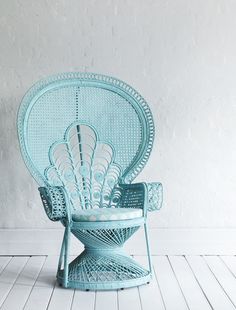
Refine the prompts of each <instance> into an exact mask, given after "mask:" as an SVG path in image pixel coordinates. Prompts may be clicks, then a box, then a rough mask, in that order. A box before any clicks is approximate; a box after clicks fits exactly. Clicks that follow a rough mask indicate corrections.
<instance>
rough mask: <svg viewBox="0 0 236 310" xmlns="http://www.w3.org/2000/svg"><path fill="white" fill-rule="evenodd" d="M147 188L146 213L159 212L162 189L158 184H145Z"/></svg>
mask: <svg viewBox="0 0 236 310" xmlns="http://www.w3.org/2000/svg"><path fill="white" fill-rule="evenodd" d="M147 187H148V211H155V210H159V209H160V208H161V207H162V200H163V189H162V184H161V183H158V182H152V183H147Z"/></svg>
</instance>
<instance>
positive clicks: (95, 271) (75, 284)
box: [57, 248, 151, 290]
mask: <svg viewBox="0 0 236 310" xmlns="http://www.w3.org/2000/svg"><path fill="white" fill-rule="evenodd" d="M150 279H151V273H150V271H148V270H146V269H144V268H143V267H142V266H140V265H139V264H138V263H136V262H135V261H134V260H133V259H132V258H131V257H129V256H127V255H126V254H125V253H124V252H123V250H122V249H121V248H118V249H114V248H113V249H94V248H89V249H88V248H86V249H85V250H84V251H83V252H82V253H81V254H80V255H79V256H78V257H77V258H76V259H74V260H73V261H72V262H71V263H70V264H69V270H68V281H67V284H66V285H65V281H64V271H63V270H60V271H59V272H58V274H57V280H58V283H59V284H60V285H62V286H63V287H68V288H77V289H81V290H114V289H119V288H127V287H133V286H139V285H142V284H146V283H147V282H149V281H150Z"/></svg>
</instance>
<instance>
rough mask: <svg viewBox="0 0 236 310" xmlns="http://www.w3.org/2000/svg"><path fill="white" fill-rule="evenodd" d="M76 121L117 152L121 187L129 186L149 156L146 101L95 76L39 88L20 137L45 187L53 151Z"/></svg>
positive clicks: (23, 110) (67, 77) (65, 77)
mask: <svg viewBox="0 0 236 310" xmlns="http://www.w3.org/2000/svg"><path fill="white" fill-rule="evenodd" d="M73 122H82V123H84V124H88V125H89V126H90V125H91V126H93V127H94V128H96V130H97V132H98V133H99V137H100V139H101V141H104V142H107V143H109V144H110V145H112V147H113V148H114V150H115V162H116V163H117V164H118V165H119V166H120V167H121V169H122V176H121V182H123V183H130V182H131V181H132V180H133V179H134V178H135V177H136V176H137V175H138V174H139V172H140V171H141V170H142V168H143V167H144V165H145V163H146V162H147V159H148V157H149V155H150V152H151V149H152V144H153V139H154V125H153V118H152V115H151V112H150V109H149V107H148V105H147V103H146V102H145V100H144V99H143V98H142V97H141V96H140V95H139V94H138V93H137V92H136V91H135V90H134V89H133V88H132V87H130V86H128V85H127V84H125V83H124V82H122V81H120V80H117V79H114V78H111V77H108V76H103V75H98V74H92V73H64V74H59V75H56V76H52V77H49V78H47V79H45V80H42V81H40V82H38V83H37V84H35V85H34V86H33V87H32V88H31V89H30V90H29V91H28V92H27V93H26V95H25V96H24V98H23V100H22V103H21V106H20V109H19V113H18V134H19V140H20V145H21V151H22V154H23V157H24V160H25V163H26V165H27V167H28V168H29V170H30V172H31V174H32V175H33V177H34V178H35V179H36V181H37V182H38V183H39V184H40V185H42V186H43V185H44V184H45V183H46V180H45V176H44V171H45V169H46V168H47V167H48V166H49V165H50V163H49V156H48V155H49V149H50V146H51V145H52V144H53V143H54V142H55V141H59V140H60V139H61V138H62V137H63V136H64V134H65V131H66V129H67V128H68V126H70V124H72V123H73Z"/></svg>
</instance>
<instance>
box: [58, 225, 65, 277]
mask: <svg viewBox="0 0 236 310" xmlns="http://www.w3.org/2000/svg"><path fill="white" fill-rule="evenodd" d="M65 236H66V229H65V231H64V235H63V240H62V244H61V251H60V257H59V261H58V267H57V274H59V271H60V270H61V265H62V261H63V257H64V253H65Z"/></svg>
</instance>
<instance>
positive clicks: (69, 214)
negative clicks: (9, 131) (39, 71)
mask: <svg viewBox="0 0 236 310" xmlns="http://www.w3.org/2000/svg"><path fill="white" fill-rule="evenodd" d="M18 134H19V141H20V147H21V151H22V156H23V158H24V161H25V164H26V166H27V167H28V169H29V171H30V172H31V174H32V176H33V177H34V179H35V180H36V181H37V183H38V184H39V186H40V187H39V192H40V195H41V199H42V202H43V206H44V208H45V211H46V214H47V216H48V217H49V219H50V220H52V221H61V223H62V224H63V225H64V227H65V233H64V238H63V242H62V247H61V253H60V258H59V264H58V272H57V280H58V282H59V284H60V285H62V286H63V287H71V288H79V289H82V290H109V289H118V288H125V287H131V286H137V285H141V284H144V283H147V282H149V280H150V279H151V276H152V264H151V256H150V251H149V243H148V232H147V222H146V219H147V211H154V210H158V209H160V207H161V204H162V186H161V184H160V183H136V184H131V182H132V181H133V180H134V179H135V177H136V176H137V175H138V174H139V173H140V171H141V170H142V169H143V167H144V165H145V164H146V162H147V160H148V158H149V155H150V152H151V149H152V145H153V141H154V124H153V118H152V114H151V112H150V109H149V107H148V105H147V103H146V102H145V100H144V99H143V98H142V97H141V96H140V95H139V94H138V93H137V92H136V91H135V90H134V89H133V88H132V87H130V86H128V85H127V84H125V83H124V82H122V81H120V80H117V79H115V78H112V77H108V76H103V75H99V74H92V73H64V74H59V75H56V76H52V77H49V78H47V79H45V80H42V81H40V82H38V83H37V84H35V85H34V86H33V87H32V88H31V89H30V90H29V91H28V92H27V93H26V95H25V96H24V98H23V100H22V103H21V106H20V109H19V112H18ZM142 225H144V232H145V238H146V246H147V254H148V262H149V269H148V270H147V269H145V268H143V267H142V266H140V265H139V264H138V263H136V262H135V260H133V259H132V258H131V257H130V256H128V255H126V254H125V252H124V250H123V244H124V243H125V242H126V240H127V239H129V238H130V237H131V236H132V235H133V234H134V233H135V232H136V231H137V230H138V229H139V227H140V226H142ZM71 233H72V234H73V235H74V236H76V238H78V239H79V240H80V241H81V242H82V243H83V244H84V246H85V249H84V251H83V252H82V253H81V254H80V255H79V256H78V257H77V258H76V259H74V260H73V261H72V262H70V263H69V257H68V255H69V248H70V236H71ZM62 268H63V269H62Z"/></svg>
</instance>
